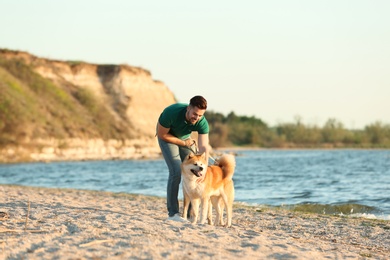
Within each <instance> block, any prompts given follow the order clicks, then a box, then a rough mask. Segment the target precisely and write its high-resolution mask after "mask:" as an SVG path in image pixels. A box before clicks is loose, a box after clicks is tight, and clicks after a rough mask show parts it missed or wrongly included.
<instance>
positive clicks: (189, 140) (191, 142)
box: [183, 138, 195, 147]
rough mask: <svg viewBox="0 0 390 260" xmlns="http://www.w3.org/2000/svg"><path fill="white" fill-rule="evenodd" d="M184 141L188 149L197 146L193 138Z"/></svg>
mask: <svg viewBox="0 0 390 260" xmlns="http://www.w3.org/2000/svg"><path fill="white" fill-rule="evenodd" d="M183 141H184V146H186V147H191V146H192V145H194V144H195V140H194V139H192V138H188V139H185V140H183Z"/></svg>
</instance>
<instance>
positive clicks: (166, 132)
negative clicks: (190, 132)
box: [157, 123, 193, 147]
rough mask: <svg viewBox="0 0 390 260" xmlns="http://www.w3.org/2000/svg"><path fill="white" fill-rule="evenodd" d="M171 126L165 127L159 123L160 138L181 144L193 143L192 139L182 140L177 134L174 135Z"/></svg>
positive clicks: (158, 134)
mask: <svg viewBox="0 0 390 260" xmlns="http://www.w3.org/2000/svg"><path fill="white" fill-rule="evenodd" d="M169 129H170V128H166V127H163V126H162V125H161V124H160V123H157V136H158V138H160V139H162V140H164V141H165V142H167V143H172V144H176V145H179V146H187V147H190V146H191V145H192V144H193V140H192V139H186V140H181V139H180V138H177V137H176V136H173V135H171V134H170V133H169Z"/></svg>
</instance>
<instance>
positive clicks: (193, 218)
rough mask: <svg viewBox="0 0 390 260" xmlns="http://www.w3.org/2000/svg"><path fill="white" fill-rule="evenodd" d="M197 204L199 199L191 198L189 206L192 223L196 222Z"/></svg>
mask: <svg viewBox="0 0 390 260" xmlns="http://www.w3.org/2000/svg"><path fill="white" fill-rule="evenodd" d="M199 204H200V199H193V200H191V207H192V213H193V217H192V221H191V222H192V224H196V222H198V215H199Z"/></svg>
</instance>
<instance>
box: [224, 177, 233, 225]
mask: <svg viewBox="0 0 390 260" xmlns="http://www.w3.org/2000/svg"><path fill="white" fill-rule="evenodd" d="M225 189H228V190H230V192H228V193H227V194H225V193H224V194H222V195H223V196H222V197H223V200H224V202H225V207H226V218H227V227H231V226H232V217H233V201H234V186H233V183H230V184H229V185H226V186H225Z"/></svg>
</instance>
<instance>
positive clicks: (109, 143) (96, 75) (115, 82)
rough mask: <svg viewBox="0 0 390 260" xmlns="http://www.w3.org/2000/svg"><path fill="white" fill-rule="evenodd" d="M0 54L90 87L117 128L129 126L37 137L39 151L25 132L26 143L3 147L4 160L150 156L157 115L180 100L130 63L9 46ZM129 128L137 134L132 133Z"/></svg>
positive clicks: (62, 81) (64, 84) (62, 83)
mask: <svg viewBox="0 0 390 260" xmlns="http://www.w3.org/2000/svg"><path fill="white" fill-rule="evenodd" d="M0 58H3V59H6V60H15V59H17V60H21V61H23V62H24V63H25V64H27V65H28V66H30V67H31V68H33V70H34V71H35V72H37V73H38V74H39V75H41V76H42V77H44V78H46V79H48V80H50V81H52V82H53V83H54V85H55V86H58V87H60V88H63V89H66V90H67V91H68V90H69V91H75V89H76V90H78V89H85V90H88V91H89V92H90V93H93V95H94V96H95V97H96V98H97V99H98V100H99V101H100V102H101V103H102V104H104V106H105V108H106V109H107V110H108V111H109V113H110V114H111V115H112V117H113V118H114V123H115V124H117V125H118V126H117V128H118V129H119V128H122V130H121V131H122V132H125V131H124V130H123V129H125V130H126V133H127V134H126V135H125V134H124V135H123V137H119V138H118V136H116V137H115V138H107V137H106V138H103V137H99V136H94V137H91V136H88V135H85V134H84V135H82V134H80V135H78V134H77V133H73V134H71V135H70V136H66V137H65V138H61V139H58V138H53V137H52V136H50V135H48V136H46V137H44V138H42V137H40V138H39V140H38V139H37V138H35V139H34V140H33V141H34V144H36V143H37V142H40V143H41V145H40V147H39V149H38V148H37V147H34V145H28V146H29V147H28V148H27V145H26V143H29V142H30V143H29V144H31V142H32V140H31V138H32V137H29V136H26V137H25V140H27V141H26V142H25V143H24V144H18V146H15V145H14V146H12V147H10V146H7V147H1V146H0V149H3V150H2V153H1V154H2V155H0V161H1V160H2V161H12V158H13V157H15V156H17V155H16V154H17V153H23V154H24V155H23V156H22V157H23V158H24V159H22V160H29V158H30V159H31V160H56V159H59V160H64V159H100V158H105V159H109V158H110V157H111V158H139V157H140V154H141V155H142V156H141V157H148V153H150V154H151V155H152V156H155V155H156V154H157V153H158V147H157V142H156V139H155V127H156V122H157V118H158V116H159V114H160V113H161V111H162V110H163V109H164V108H165V107H166V106H167V105H170V104H172V103H174V102H175V98H174V95H173V93H172V92H171V91H170V90H169V88H168V87H167V86H166V85H165V84H164V83H163V82H160V81H156V80H154V79H153V78H152V76H151V73H150V72H149V71H147V70H144V69H142V68H138V67H132V66H129V65H97V64H89V63H84V62H66V61H56V60H49V59H43V58H39V57H36V56H34V55H31V54H29V53H26V52H18V51H9V50H0ZM129 131H131V133H132V134H130V135H129V134H128V132H129ZM30 132H33V131H30ZM142 149H144V150H142ZM134 153H135V154H134ZM66 154H68V156H66ZM132 154H134V156H133V155H132ZM19 160H20V159H19Z"/></svg>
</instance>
